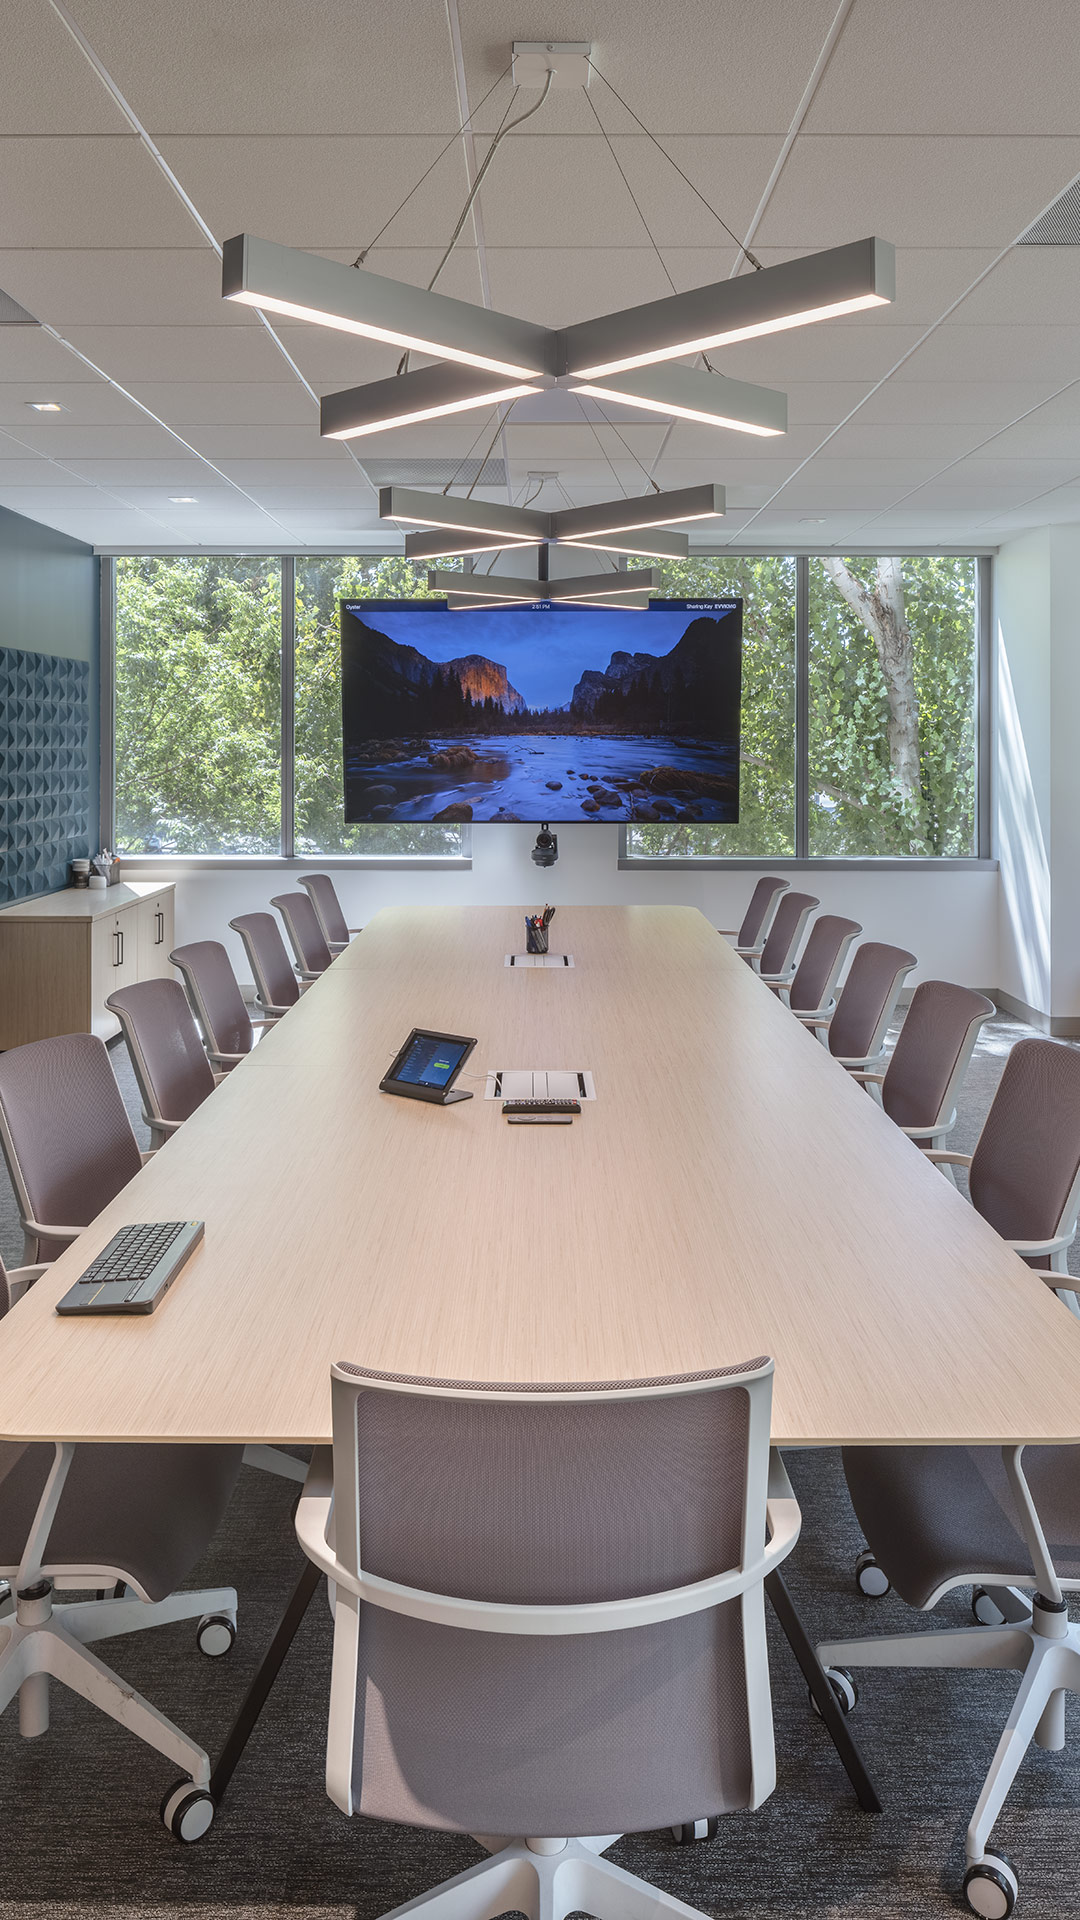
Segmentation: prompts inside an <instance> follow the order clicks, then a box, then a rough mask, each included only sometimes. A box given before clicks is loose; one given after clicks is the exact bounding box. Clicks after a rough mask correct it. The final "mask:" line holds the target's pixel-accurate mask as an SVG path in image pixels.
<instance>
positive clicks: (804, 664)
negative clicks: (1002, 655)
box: [99, 547, 998, 875]
mask: <svg viewBox="0 0 1080 1920" xmlns="http://www.w3.org/2000/svg"><path fill="white" fill-rule="evenodd" d="M222 551H224V549H222ZM229 551H230V552H231V551H232V549H230V550H229ZM243 551H245V552H247V551H249V549H244V550H243ZM380 551H382V550H380ZM385 551H387V552H389V551H390V550H389V549H386V550H385ZM764 551H765V550H764V549H758V550H756V551H754V550H750V551H748V552H746V553H745V554H744V553H742V552H741V551H738V550H736V549H734V548H732V549H728V548H724V549H722V550H720V551H718V552H716V553H701V554H699V555H694V556H693V557H694V558H700V559H702V560H709V559H717V560H720V559H724V560H736V559H761V558H762V557H763V554H764ZM768 551H769V553H770V554H771V553H772V552H773V551H774V550H773V549H769V550H768ZM775 552H776V553H777V555H778V556H779V555H780V549H779V548H777V549H775ZM845 552H850V553H851V555H852V557H858V556H860V555H867V556H869V557H871V558H873V557H876V556H877V554H878V552H879V549H878V548H876V547H875V548H860V547H852V548H845ZM943 554H945V555H953V556H957V557H962V558H970V559H972V560H973V561H974V562H975V568H976V579H975V741H976V749H975V751H976V776H975V816H976V818H975V827H976V850H975V852H974V853H971V854H963V855H935V854H926V855H910V856H906V857H897V856H893V855H880V856H877V857H874V856H869V857H868V856H842V855H840V856H832V857H816V856H814V855H811V854H810V852H809V832H810V725H809V722H810V615H809V608H810V584H809V583H810V561H811V560H812V559H814V558H817V557H818V556H817V550H816V549H810V548H804V549H802V550H801V551H798V552H795V553H791V552H790V550H785V552H784V555H783V556H782V557H790V558H792V559H793V560H794V562H795V852H794V854H783V855H780V854H777V855H772V854H758V855H751V854H725V855H713V854H702V855H694V854H680V855H678V856H671V855H664V854H637V853H631V852H629V851H628V838H629V830H630V829H629V827H628V825H627V824H626V823H624V824H622V825H621V826H620V828H619V845H618V856H617V861H616V866H617V870H618V871H620V872H645V871H649V870H655V871H657V872H665V873H670V872H672V871H676V870H678V869H680V868H687V869H691V870H693V871H702V872H703V871H707V870H709V869H712V868H731V869H733V870H735V871H739V870H741V869H746V870H748V871H753V870H760V869H761V868H762V867H765V866H767V867H769V868H775V869H776V870H777V871H778V872H787V871H788V870H810V871H820V872H828V871H831V870H835V871H838V872H857V871H859V870H860V869H866V870H868V871H871V872H875V873H876V872H891V871H896V872H909V871H911V870H912V869H922V868H927V869H930V870H933V871H935V872H944V871H949V870H951V869H962V870H963V871H965V872H972V871H975V870H978V869H980V868H982V869H993V868H996V867H997V864H998V862H997V860H996V858H995V857H994V854H993V848H992V819H993V793H992V768H993V666H992V663H993V652H992V626H991V621H992V605H993V555H994V549H989V550H988V549H985V548H984V549H982V550H979V549H978V548H975V549H972V548H968V547H965V548H956V547H953V548H950V547H942V548H929V547H921V548H916V549H912V550H910V553H905V555H904V557H905V558H911V559H933V558H937V557H940V556H941V555H943ZM121 557H126V556H122V555H121V554H120V553H119V552H113V553H108V554H105V553H103V554H101V555H100V556H99V564H100V567H101V582H100V627H101V675H100V686H101V838H102V843H103V844H104V845H111V843H112V841H113V839H114V838H115V819H116V815H115V806H116V763H115V748H116V733H115V716H116V561H117V559H118V558H121ZM161 557H162V558H168V557H170V556H169V555H162V556H161ZM176 557H180V556H179V555H177V556H176ZM266 557H268V558H270V557H273V558H275V559H277V560H278V562H279V563H280V566H281V851H280V853H276V854H214V853H206V854H175V853H161V854H153V853H147V854H125V855H122V856H121V858H122V862H123V865H124V867H125V868H126V869H127V870H128V871H129V872H132V871H134V870H135V869H139V870H143V869H145V871H146V873H147V874H151V875H153V874H156V875H164V874H166V873H170V874H184V873H199V872H206V871H211V872H213V871H217V870H230V869H233V870H236V871H243V870H245V869H255V868H262V869H269V870H270V871H278V870H281V869H292V870H315V869H318V868H322V869H324V870H325V869H329V870H331V871H338V870H344V869H355V868H358V867H359V868H365V867H366V868H374V869H382V870H384V871H395V870H399V871H402V872H407V873H415V872H424V871H430V870H438V871H449V872H468V871H470V870H471V868H472V864H473V857H472V855H473V848H472V827H471V825H469V824H468V823H465V824H463V826H462V828H461V851H460V853H456V854H438V855H436V854H367V853H355V854H318V853H314V854H298V853H297V852H296V850H295V811H294V799H295V757H294V751H295V740H294V720H295V643H296V562H297V559H298V558H306V557H307V556H306V555H302V556H301V555H297V554H296V553H292V552H290V553H284V552H278V551H274V552H273V554H271V553H270V550H269V549H268V550H267V556H266ZM370 557H371V558H373V559H374V558H378V557H379V555H378V554H376V553H375V552H374V551H373V552H372V553H371V555H370Z"/></svg>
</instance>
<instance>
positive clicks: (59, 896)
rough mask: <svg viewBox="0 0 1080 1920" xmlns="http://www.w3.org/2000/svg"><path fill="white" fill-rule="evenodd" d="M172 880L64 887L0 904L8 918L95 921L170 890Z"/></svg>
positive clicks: (1, 914)
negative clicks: (58, 890) (32, 897)
mask: <svg viewBox="0 0 1080 1920" xmlns="http://www.w3.org/2000/svg"><path fill="white" fill-rule="evenodd" d="M172 886H173V882H172V881H171V880H121V881H120V882H119V884H118V885H117V886H115V887H64V888H63V889H62V890H61V892H59V893H39V894H38V895H37V896H36V898H34V899H32V900H16V901H15V902H14V904H13V905H12V906H10V907H0V919H7V920H96V919H97V918H98V916H99V915H100V914H103V913H119V911H120V909H121V908H122V907H132V906H135V905H137V903H138V902H139V901H140V900H147V899H149V898H150V896H151V895H152V894H155V893H169V892H170V891H171V890H172Z"/></svg>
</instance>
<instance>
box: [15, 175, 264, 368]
mask: <svg viewBox="0 0 1080 1920" xmlns="http://www.w3.org/2000/svg"><path fill="white" fill-rule="evenodd" d="M2 158H3V152H2V148H0V160H2ZM198 240H199V236H198V234H197V233H196V231H195V228H194V227H193V226H189V244H188V245H187V246H185V247H180V248H176V249H175V250H170V249H168V248H165V247H159V246H144V247H141V248H123V247H97V248H93V247H79V248H55V249H49V248H44V247H33V248H27V247H24V248H19V249H15V250H10V249H9V250H8V251H6V252H0V287H3V288H4V291H5V292H6V293H10V294H12V295H14V297H15V299H16V300H18V301H19V302H20V304H21V305H22V306H24V307H26V308H27V309H28V310H29V311H30V312H31V313H32V314H33V315H34V318H35V319H36V320H47V321H48V322H49V323H50V325H52V326H54V327H56V328H58V329H59V330H60V331H61V332H63V331H64V330H65V329H66V328H68V327H71V326H91V327H93V326H143V325H145V326H178V327H179V326H229V325H236V326H247V327H250V325H251V312H250V309H249V308H247V307H238V306H235V305H234V304H233V303H232V302H231V301H228V300H222V298H221V264H220V262H219V260H218V258H217V255H216V254H215V253H213V252H212V250H211V249H210V247H209V246H208V245H206V244H205V243H203V244H201V245H200V244H198Z"/></svg>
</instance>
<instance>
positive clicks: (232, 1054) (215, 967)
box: [169, 940, 274, 1073]
mask: <svg viewBox="0 0 1080 1920" xmlns="http://www.w3.org/2000/svg"><path fill="white" fill-rule="evenodd" d="M169 959H170V961H171V962H172V964H173V966H174V967H176V968H177V969H178V971H179V972H180V973H181V974H182V975H183V979H184V986H185V987H186V989H187V996H188V999H189V1000H190V1002H191V1007H192V1011H193V1013H194V1015H195V1018H196V1020H197V1021H198V1023H199V1025H200V1027H201V1028H202V1031H203V1038H204V1040H205V1041H206V1051H207V1053H208V1054H209V1055H210V1061H211V1064H212V1065H213V1066H216V1067H221V1068H222V1069H223V1071H224V1072H226V1073H229V1072H231V1070H232V1068H233V1067H235V1066H236V1065H237V1064H238V1063H239V1062H240V1061H241V1060H245V1059H246V1058H247V1056H248V1054H249V1053H250V1052H251V1050H252V1048H253V1046H254V1045H255V1043H256V1041H257V1040H258V1039H259V1038H261V1036H262V1034H263V1032H264V1031H265V1030H266V1028H267V1027H272V1026H273V1024H274V1022H273V1021H272V1020H253V1019H252V1018H251V1015H250V1014H249V1012H248V1010H247V1007H246V1006H245V1005H244V996H243V994H242V993H241V991H240V988H239V987H238V985H237V982H236V975H235V973H234V972H233V970H232V965H231V963H230V960H229V956H228V954H227V953H226V951H225V949H224V947H223V946H222V945H221V942H220V941H219V940H194V941H192V943H191V944H190V946H186V947H176V948H175V949H174V950H173V952H172V953H170V955H169Z"/></svg>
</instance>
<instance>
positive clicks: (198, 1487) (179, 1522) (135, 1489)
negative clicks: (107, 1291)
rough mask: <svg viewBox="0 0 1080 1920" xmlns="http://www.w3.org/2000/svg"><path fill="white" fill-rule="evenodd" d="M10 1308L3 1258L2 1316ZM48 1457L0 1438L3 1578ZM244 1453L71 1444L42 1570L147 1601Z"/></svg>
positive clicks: (194, 1536) (210, 1514)
mask: <svg viewBox="0 0 1080 1920" xmlns="http://www.w3.org/2000/svg"><path fill="white" fill-rule="evenodd" d="M39 1044H41V1045H42V1046H47V1045H50V1044H51V1043H50V1042H48V1041H42V1042H40V1043H39ZM99 1044H100V1043H99ZM10 1305H11V1295H10V1290H9V1288H8V1282H7V1274H6V1273H5V1271H4V1263H3V1261H2V1260H0V1319H2V1318H3V1316H4V1314H5V1313H7V1311H8V1309H9V1307H10ZM54 1458H55V1449H54V1448H53V1447H51V1446H48V1445H33V1446H20V1445H18V1444H17V1443H15V1442H13V1441H10V1440H4V1441H0V1574H2V1575H3V1576H4V1577H5V1578H10V1577H11V1576H12V1575H13V1574H14V1573H15V1572H16V1571H17V1570H18V1566H19V1561H20V1559H21V1557H22V1552H23V1547H24V1546H25V1544H26V1538H27V1535H28V1533H29V1531H30V1525H31V1522H32V1521H33V1518H34V1514H35V1512H36V1511H37V1505H38V1501H39V1500H40V1498H41V1491H42V1488H43V1487H44V1485H45V1480H46V1477H47V1475H48V1472H49V1469H50V1467H51V1466H52V1463H53V1460H54ZM242 1458H243V1448H242V1447H178V1446H162V1447H129V1446H82V1447H77V1448H76V1450H75V1458H74V1460H73V1462H72V1464H71V1469H70V1471H69V1473H68V1477H67V1481H66V1483H65V1486H64V1491H63V1493H62V1495H61V1497H60V1505H59V1507H58V1508H57V1513H56V1518H55V1520H54V1521H53V1524H52V1531H51V1533H50V1534H49V1540H48V1547H47V1550H46V1553H45V1556H44V1568H45V1571H46V1573H47V1572H48V1570H49V1567H50V1566H55V1567H76V1566H83V1567H114V1568H115V1569H116V1571H117V1572H118V1573H124V1574H129V1575H130V1576H131V1577H132V1579H134V1580H137V1581H138V1583H139V1585H140V1586H141V1587H142V1588H143V1590H144V1592H146V1593H147V1594H148V1595H149V1597H150V1599H151V1600H164V1598H165V1596H166V1595H167V1594H170V1593H173V1592H175V1590H176V1588H177V1587H179V1586H181V1585H182V1584H183V1582H184V1581H185V1580H186V1579H187V1577H188V1574H189V1573H190V1572H191V1569H192V1568H193V1567H194V1566H195V1565H196V1563H197V1562H198V1561H199V1560H201V1559H202V1556H203V1554H204V1553H205V1552H206V1549H207V1547H208V1546H209V1544H210V1540H211V1538H212V1537H213V1534H214V1531H215V1529H216V1527H217V1525H218V1522H219V1520H220V1519H221V1516H222V1514H223V1513H224V1511H225V1508H226V1507H227V1505H228V1503H229V1497H230V1495H231V1493H232V1490H233V1487H234V1485H235V1483H236V1476H237V1474H238V1473H239V1471H240V1462H241V1460H242Z"/></svg>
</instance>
